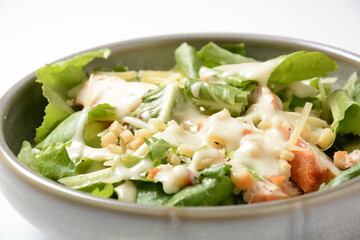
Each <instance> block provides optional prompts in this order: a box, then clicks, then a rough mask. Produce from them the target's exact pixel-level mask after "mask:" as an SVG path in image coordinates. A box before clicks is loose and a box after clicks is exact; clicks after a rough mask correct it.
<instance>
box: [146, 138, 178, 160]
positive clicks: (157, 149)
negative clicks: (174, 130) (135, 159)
mask: <svg viewBox="0 0 360 240" xmlns="http://www.w3.org/2000/svg"><path fill="white" fill-rule="evenodd" d="M145 143H146V144H147V145H148V146H149V151H148V153H147V154H146V156H145V158H149V159H150V160H151V161H152V162H153V165H154V167H156V166H159V165H160V164H166V163H167V160H166V157H167V155H168V154H169V151H171V150H172V149H173V148H174V146H173V145H171V144H170V143H168V142H167V141H165V140H163V139H158V138H155V137H151V138H149V139H148V140H145Z"/></svg>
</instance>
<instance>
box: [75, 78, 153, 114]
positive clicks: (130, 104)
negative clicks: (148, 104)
mask: <svg viewBox="0 0 360 240" xmlns="http://www.w3.org/2000/svg"><path fill="white" fill-rule="evenodd" d="M156 88H157V86H156V85H154V84H150V83H143V82H127V81H125V80H123V79H121V78H119V77H118V76H116V75H107V74H92V75H91V76H90V79H89V81H87V82H85V84H84V85H83V86H82V87H81V89H80V91H79V92H78V94H77V96H76V103H77V104H81V105H83V106H90V107H93V106H96V105H98V104H102V103H108V104H110V105H111V106H114V107H116V110H117V114H118V117H119V118H122V117H124V116H127V115H128V114H129V113H130V112H132V111H134V110H135V109H136V108H137V107H138V106H139V105H140V104H141V97H142V96H143V95H144V94H145V93H146V92H147V91H148V90H151V89H156Z"/></svg>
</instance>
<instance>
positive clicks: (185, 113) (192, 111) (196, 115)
mask: <svg viewBox="0 0 360 240" xmlns="http://www.w3.org/2000/svg"><path fill="white" fill-rule="evenodd" d="M172 117H173V119H174V120H175V121H176V122H178V123H179V124H180V123H189V124H191V125H193V126H196V125H197V124H198V123H199V122H201V121H203V120H205V119H207V118H208V117H209V116H208V115H205V114H202V113H201V112H200V110H199V109H198V108H197V107H195V105H194V104H193V103H192V102H190V101H186V102H185V103H184V104H182V105H181V106H180V107H179V108H176V109H174V111H173V113H172Z"/></svg>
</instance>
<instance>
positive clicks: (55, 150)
mask: <svg viewBox="0 0 360 240" xmlns="http://www.w3.org/2000/svg"><path fill="white" fill-rule="evenodd" d="M33 157H34V161H35V163H36V167H37V172H38V173H40V174H41V175H42V176H44V177H47V178H49V179H52V180H55V181H57V180H58V179H60V178H63V177H68V176H72V175H74V173H75V170H76V166H75V163H74V162H72V161H71V159H70V158H69V156H68V153H67V151H66V148H65V145H64V144H63V143H52V144H50V145H47V146H45V147H44V148H43V149H42V150H41V151H39V152H36V153H35V154H34V155H33Z"/></svg>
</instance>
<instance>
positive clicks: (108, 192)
mask: <svg viewBox="0 0 360 240" xmlns="http://www.w3.org/2000/svg"><path fill="white" fill-rule="evenodd" d="M78 190H80V191H82V192H87V193H90V194H92V195H94V196H97V197H101V198H110V197H111V196H112V195H113V194H114V186H113V185H112V184H110V183H102V182H99V183H94V184H92V185H89V186H86V187H83V188H79V189H78Z"/></svg>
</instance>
